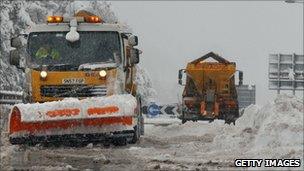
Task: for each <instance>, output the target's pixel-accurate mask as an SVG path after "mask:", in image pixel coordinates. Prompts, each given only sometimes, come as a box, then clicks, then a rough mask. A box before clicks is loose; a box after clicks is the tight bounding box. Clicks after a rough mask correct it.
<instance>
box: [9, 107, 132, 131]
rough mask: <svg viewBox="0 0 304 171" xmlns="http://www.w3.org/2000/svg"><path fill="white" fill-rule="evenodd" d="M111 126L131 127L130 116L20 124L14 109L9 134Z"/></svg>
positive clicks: (16, 111) (17, 113) (18, 113)
mask: <svg viewBox="0 0 304 171" xmlns="http://www.w3.org/2000/svg"><path fill="white" fill-rule="evenodd" d="M112 124H122V125H132V116H121V117H109V118H86V119H80V120H58V121H44V122H21V115H20V111H19V110H18V109H17V108H14V109H13V111H12V114H11V118H10V124H9V125H10V126H9V133H10V134H13V133H18V132H27V133H29V134H34V133H36V132H43V131H47V130H51V129H57V128H59V129H68V128H77V127H79V126H104V125H112Z"/></svg>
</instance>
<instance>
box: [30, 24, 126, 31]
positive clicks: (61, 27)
mask: <svg viewBox="0 0 304 171" xmlns="http://www.w3.org/2000/svg"><path fill="white" fill-rule="evenodd" d="M56 31H58V32H60V31H62V32H64V31H70V27H69V23H51V24H38V25H35V26H33V27H32V28H31V29H30V30H29V32H30V33H31V32H56ZM77 31H117V32H125V28H124V27H122V26H121V25H120V24H107V23H78V26H77Z"/></svg>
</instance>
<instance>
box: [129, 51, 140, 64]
mask: <svg viewBox="0 0 304 171" xmlns="http://www.w3.org/2000/svg"><path fill="white" fill-rule="evenodd" d="M130 53H131V56H130V63H131V65H134V64H138V63H139V54H141V51H140V50H139V49H136V48H132V49H131V50H130Z"/></svg>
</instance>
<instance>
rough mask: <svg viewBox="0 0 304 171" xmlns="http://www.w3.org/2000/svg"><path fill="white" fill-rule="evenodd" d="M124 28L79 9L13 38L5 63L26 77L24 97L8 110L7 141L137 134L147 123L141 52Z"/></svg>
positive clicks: (123, 139)
mask: <svg viewBox="0 0 304 171" xmlns="http://www.w3.org/2000/svg"><path fill="white" fill-rule="evenodd" d="M125 30H126V29H124V28H123V27H122V26H120V25H119V24H108V23H104V22H103V20H102V18H101V17H99V16H96V15H94V14H92V13H90V12H88V11H79V12H77V13H76V14H75V15H74V16H71V17H62V16H48V17H47V22H46V23H45V24H38V25H35V26H33V27H31V28H30V30H29V34H27V35H23V36H18V37H15V38H12V39H11V46H12V47H14V49H12V50H11V52H10V63H11V65H15V66H17V67H18V68H20V69H22V70H23V71H24V72H25V78H26V81H25V86H24V93H23V94H24V95H23V102H24V103H22V104H16V105H15V106H14V107H13V108H12V110H11V113H10V116H9V128H8V130H9V140H10V143H11V144H36V143H58V142H59V143H86V142H100V141H103V142H107V143H112V142H113V143H115V144H119V145H123V144H126V143H135V142H136V141H138V139H139V137H140V135H142V134H143V132H144V130H143V129H144V127H143V117H142V112H141V97H140V95H139V94H138V93H137V91H136V89H137V85H136V83H135V79H134V78H135V75H136V67H135V66H136V64H138V63H139V55H140V54H141V51H140V50H139V49H137V48H135V46H137V44H138V38H137V36H135V35H132V34H131V33H128V32H126V31H125ZM25 40H26V41H25ZM24 42H25V43H24ZM24 44H26V52H25V53H24V54H25V55H21V54H22V52H24V51H25V50H22V49H24Z"/></svg>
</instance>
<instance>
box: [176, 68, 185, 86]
mask: <svg viewBox="0 0 304 171" xmlns="http://www.w3.org/2000/svg"><path fill="white" fill-rule="evenodd" d="M185 71H186V70H185V69H180V70H179V71H178V84H179V85H183V74H184V73H185Z"/></svg>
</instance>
